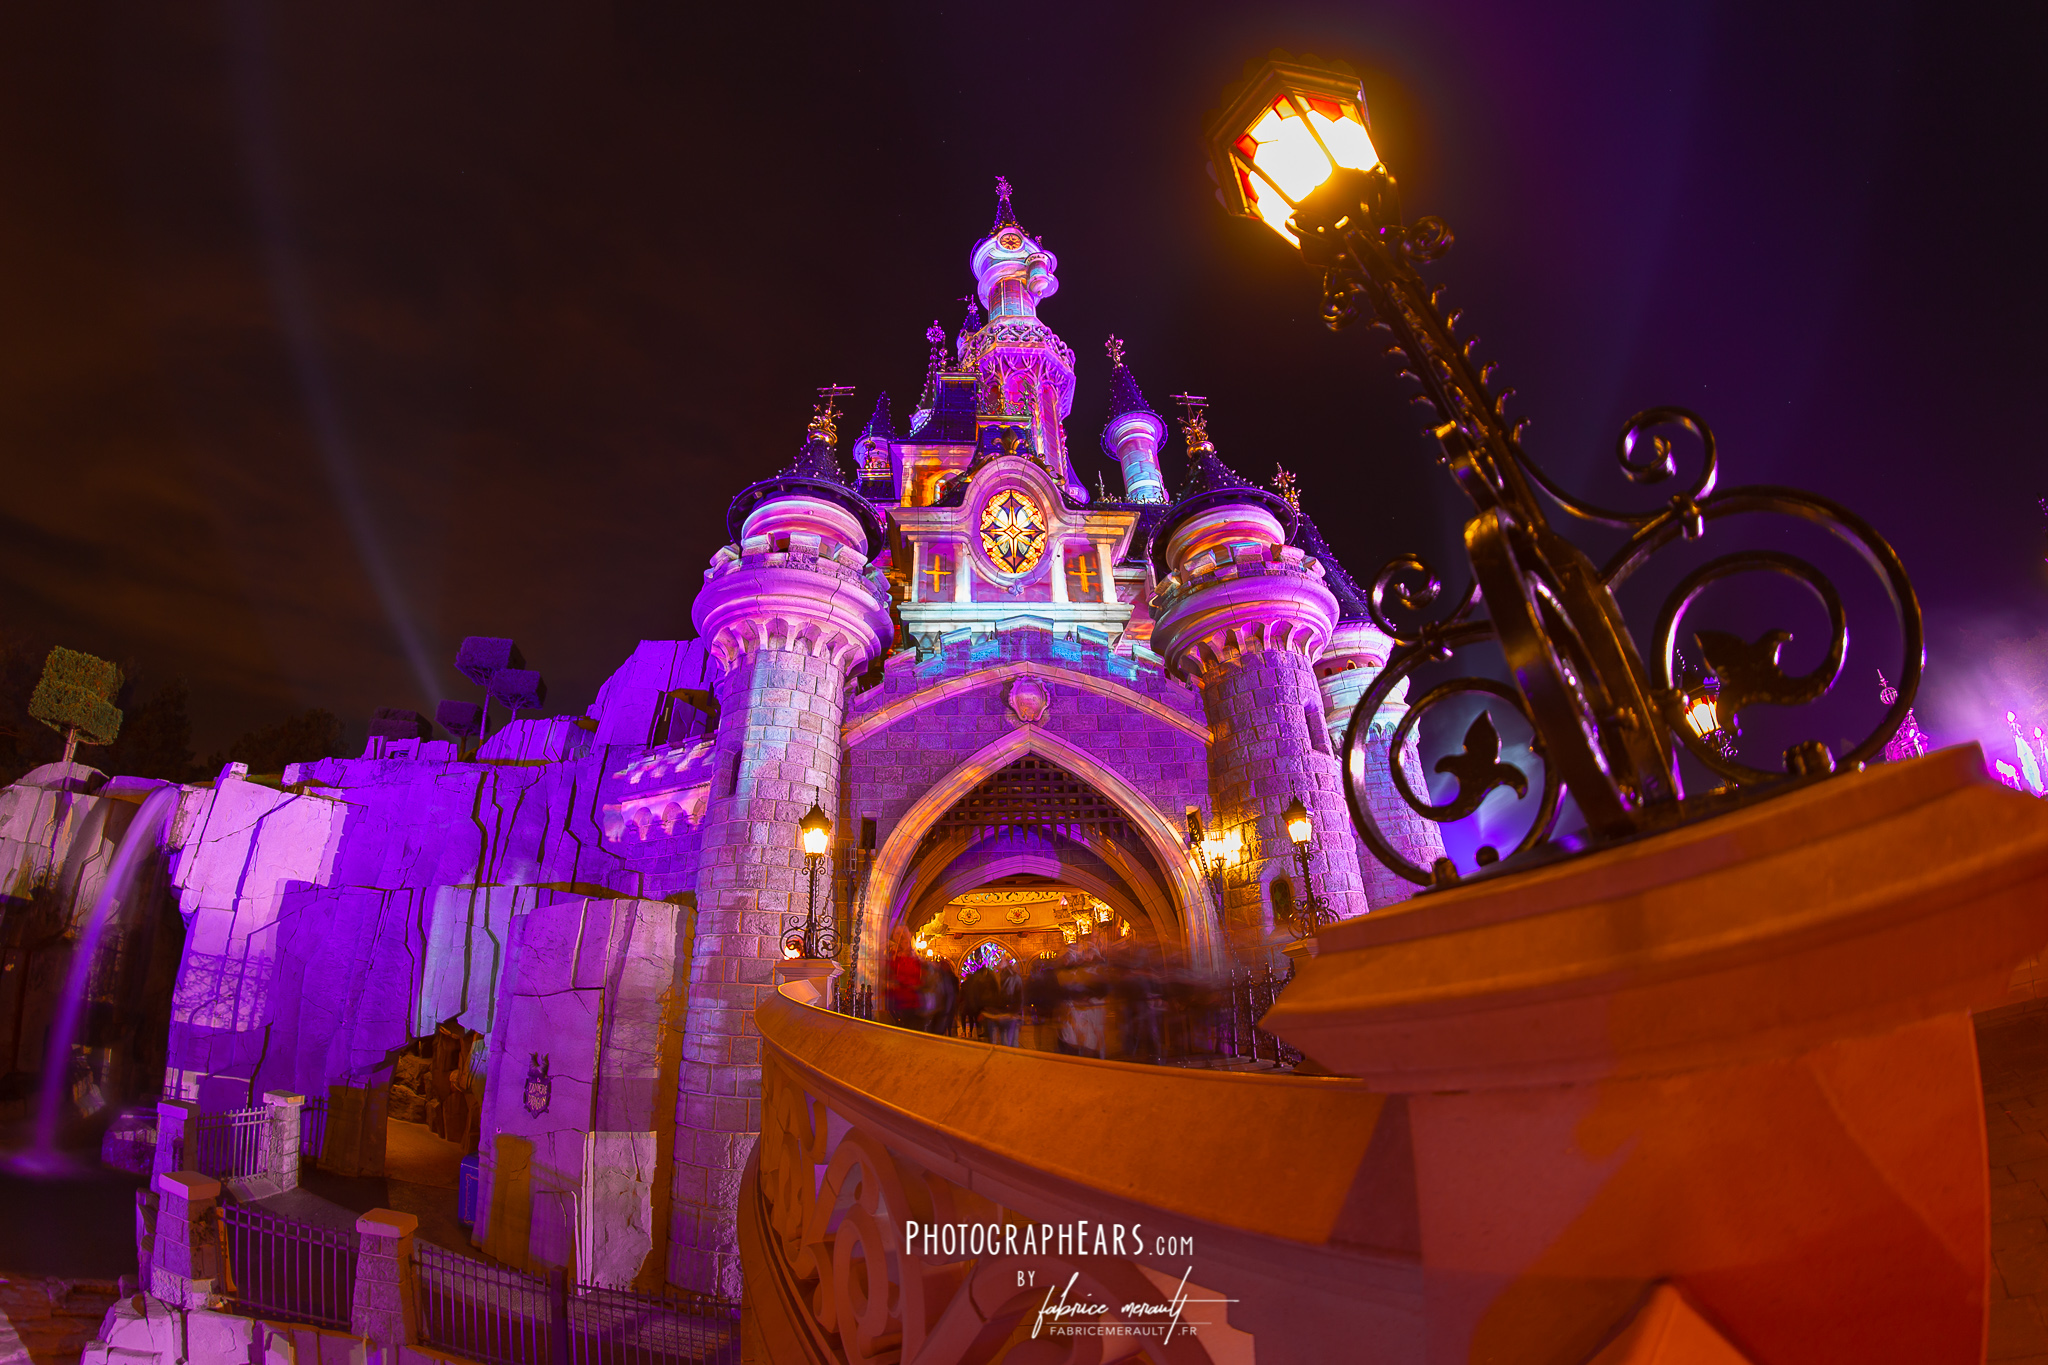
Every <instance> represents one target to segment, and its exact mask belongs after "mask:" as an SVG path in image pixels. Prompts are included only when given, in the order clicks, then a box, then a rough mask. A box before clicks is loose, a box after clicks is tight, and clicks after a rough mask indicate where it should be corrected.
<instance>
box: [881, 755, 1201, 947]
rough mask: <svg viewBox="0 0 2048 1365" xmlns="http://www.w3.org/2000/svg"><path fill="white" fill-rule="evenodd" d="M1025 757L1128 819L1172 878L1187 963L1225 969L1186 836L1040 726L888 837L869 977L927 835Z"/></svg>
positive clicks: (975, 758)
mask: <svg viewBox="0 0 2048 1365" xmlns="http://www.w3.org/2000/svg"><path fill="white" fill-rule="evenodd" d="M1027 755H1030V756H1033V757H1037V758H1042V759H1044V760H1046V761H1047V762H1049V763H1055V764H1058V765H1059V766H1060V767H1062V768H1064V769H1066V770H1067V771H1068V772H1070V773H1072V774H1073V775H1074V776H1075V777H1078V778H1080V779H1081V780H1082V781H1084V782H1086V783H1088V784H1089V785H1090V786H1092V787H1094V788H1095V789H1096V790H1097V791H1098V792H1100V793H1101V794H1102V795H1103V796H1106V797H1108V798H1109V799H1110V800H1111V801H1114V802H1115V803H1116V804H1117V806H1118V807H1120V808H1121V809H1122V811H1123V813H1124V814H1125V815H1127V816H1128V817H1130V822H1131V825H1132V827H1133V828H1134V829H1136V830H1137V831H1138V835H1139V837H1140V838H1142V839H1143V840H1144V841H1145V845H1146V847H1147V848H1149V849H1150V850H1151V853H1152V857H1153V860H1154V861H1155V862H1157V863H1158V864H1159V868H1160V870H1161V871H1162V872H1163V873H1164V874H1165V875H1166V879H1167V882H1168V887H1167V890H1168V892H1169V894H1171V895H1172V897H1173V902H1174V903H1173V909H1174V911H1175V913H1176V914H1177V915H1178V916H1179V919H1180V927H1181V929H1182V931H1183V932H1184V933H1185V934H1186V935H1187V944H1188V955H1189V957H1190V958H1191V959H1192V960H1193V961H1195V962H1197V963H1202V964H1206V965H1209V966H1212V967H1213V966H1216V965H1218V964H1220V962H1221V960H1222V959H1221V954H1222V947H1221V945H1220V944H1219V943H1218V941H1217V936H1216V926H1215V921H1214V916H1213V915H1211V914H1209V913H1207V911H1208V905H1209V895H1208V891H1207V889H1206V887H1205V885H1204V883H1203V881H1202V878H1201V875H1200V874H1199V873H1197V872H1196V871H1195V867H1194V864H1193V862H1192V861H1190V859H1189V858H1188V855H1187V851H1186V849H1185V848H1184V847H1183V846H1182V842H1181V841H1182V831H1181V830H1180V828H1179V827H1178V826H1177V825H1176V824H1175V823H1174V822H1173V821H1170V820H1168V819H1167V818H1166V817H1165V816H1164V815H1162V814H1161V813H1160V812H1159V810H1158V808H1157V807H1155V806H1154V805H1153V804H1152V803H1151V802H1150V801H1148V800H1146V799H1145V796H1144V794H1143V793H1142V792H1140V791H1139V790H1138V789H1137V788H1136V787H1133V786H1132V785H1131V784H1130V782H1129V781H1127V780H1126V779H1125V778H1124V776H1123V775H1122V774H1121V773H1118V772H1117V771H1115V770H1114V769H1112V768H1107V767H1105V766H1103V765H1102V764H1101V763H1100V762H1098V761H1097V760H1096V759H1095V758H1093V757H1092V756H1090V755H1089V754H1088V753H1087V752H1086V751H1085V750H1082V749H1080V748H1078V747H1076V746H1075V745H1072V744H1069V743H1068V742H1067V741H1065V740H1063V739H1061V738H1060V737H1059V736H1058V735H1055V734H1052V733H1049V732H1048V731H1045V730H1042V729H1040V728H1038V727H1037V726H1035V725H1022V726H1019V727H1017V728H1016V729H1014V730H1011V731H1009V732H1008V733H1006V734H1004V735H1001V736H999V737H998V738H996V739H994V740H992V741H990V742H989V743H988V744H986V745H984V746H983V747H982V748H981V749H980V750H978V751H977V752H975V753H973V754H971V755H969V756H968V757H967V758H965V759H963V760H961V762H960V763H959V764H958V765H957V766H956V767H955V768H954V769H953V770H952V771H951V772H949V773H947V774H946V775H945V776H944V777H942V778H940V779H939V780H938V781H937V782H934V783H933V784H932V785H931V786H930V787H929V788H928V789H927V790H926V791H925V793H924V795H922V796H920V797H918V798H917V800H915V801H913V802H912V803H911V805H910V809H908V810H906V811H905V812H904V813H903V815H902V818H900V819H899V820H897V822H896V825H895V828H893V829H891V830H890V831H889V837H888V838H887V839H884V840H883V841H882V847H881V848H880V849H879V850H878V851H877V852H876V855H875V863H874V870H873V872H872V873H871V874H870V875H869V880H868V895H867V904H868V905H869V906H870V907H871V908H872V909H873V910H874V911H876V913H872V914H869V915H868V916H867V917H866V922H865V923H864V924H863V925H862V927H861V945H860V960H861V961H862V962H863V963H865V964H867V965H866V967H865V971H866V972H868V973H872V972H873V971H874V964H875V963H877V962H880V961H881V960H882V957H883V955H884V950H885V947H886V945H887V941H888V933H889V925H888V923H887V921H888V920H889V919H890V917H891V914H892V912H893V911H894V909H895V905H896V898H897V893H898V891H899V889H900V887H901V883H902V880H903V876H904V873H905V872H907V871H908V870H909V868H910V865H911V862H912V860H913V859H914V858H915V857H916V855H917V848H918V845H919V844H920V843H922V842H923V840H924V836H925V834H926V832H927V831H929V830H930V829H931V827H932V826H933V825H934V824H936V823H937V822H938V820H939V818H940V817H941V816H943V815H944V814H945V813H946V812H947V811H948V810H950V809H951V808H952V806H953V803H954V802H955V801H958V800H959V799H960V798H961V797H963V796H965V795H966V794H967V793H968V792H970V791H972V790H973V789H974V787H975V786H976V785H977V784H979V783H980V782H981V781H982V779H984V778H986V777H988V776H989V775H990V774H991V773H993V772H995V771H996V770H997V769H999V768H1002V767H1004V766H1006V765H1007V764H1009V763H1012V762H1014V761H1015V760H1017V759H1019V758H1023V757H1025V756H1027Z"/></svg>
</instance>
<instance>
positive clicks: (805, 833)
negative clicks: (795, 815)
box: [797, 801, 832, 858]
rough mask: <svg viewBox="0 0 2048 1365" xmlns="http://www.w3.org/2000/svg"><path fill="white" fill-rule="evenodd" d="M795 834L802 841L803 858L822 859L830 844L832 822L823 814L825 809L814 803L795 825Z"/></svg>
mask: <svg viewBox="0 0 2048 1365" xmlns="http://www.w3.org/2000/svg"><path fill="white" fill-rule="evenodd" d="M797 832H798V834H799V835H800V836H801V838H802V839H803V845H804V856H805V857H806V858H822V857H823V856H825V850H826V848H828V847H829V846H830V845H831V843H832V820H831V818H830V817H829V816H827V815H826V814H825V808H824V807H823V806H821V805H819V804H818V803H817V802H815V801H814V802H812V803H811V808H810V810H809V811H807V812H805V814H804V818H803V820H802V821H801V822H800V823H799V824H798V825H797Z"/></svg>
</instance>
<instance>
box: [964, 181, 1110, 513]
mask: <svg viewBox="0 0 2048 1365" xmlns="http://www.w3.org/2000/svg"><path fill="white" fill-rule="evenodd" d="M996 193H997V195H998V198H997V203H996V222H995V226H994V227H992V228H990V229H989V233H988V236H986V237H984V238H982V239H981V241H979V242H977V243H976V244H975V247H974V251H973V254H972V255H971V256H969V257H968V268H969V269H971V270H972V271H973V272H974V282H975V297H976V298H977V299H979V300H980V302H981V306H982V307H984V308H986V309H987V310H988V320H987V321H986V322H985V323H983V324H982V325H981V326H980V327H978V328H977V329H975V330H974V331H972V332H970V333H967V334H965V335H963V336H962V337H961V338H960V367H961V368H962V369H964V370H975V371H977V372H979V374H980V375H981V411H982V414H983V415H984V416H991V417H1013V418H1014V417H1021V418H1026V419H1028V420H1029V422H1030V424H1031V436H1032V444H1033V447H1034V448H1035V449H1037V450H1038V451H1039V452H1041V453H1042V455H1043V458H1044V460H1045V464H1046V467H1047V468H1048V469H1050V470H1052V471H1053V474H1054V477H1056V478H1058V479H1059V480H1060V481H1061V482H1062V484H1063V485H1064V486H1065V488H1066V491H1067V494H1068V496H1070V497H1072V498H1073V499H1074V500H1075V501H1076V502H1086V501H1087V500H1088V490H1087V489H1086V488H1085V487H1084V486H1083V485H1082V484H1081V482H1080V480H1079V479H1077V478H1076V477H1075V476H1074V470H1073V466H1072V464H1071V462H1070V461H1069V459H1068V456H1067V433H1066V428H1065V427H1064V426H1063V425H1062V423H1063V422H1064V421H1065V420H1066V418H1067V415H1068V414H1069V413H1071V412H1072V411H1073V410H1074V353H1073V351H1072V350H1070V349H1069V348H1068V346H1067V344H1066V343H1065V342H1064V341H1061V340H1060V339H1059V337H1057V336H1055V335H1054V334H1053V332H1052V330H1051V329H1050V328H1048V327H1047V326H1045V324H1043V323H1041V322H1040V321H1039V320H1038V305H1039V303H1040V302H1041V301H1043V300H1045V299H1049V298H1051V297H1052V296H1053V295H1054V294H1056V293H1058V292H1059V287H1060V282H1059V279H1058V277H1056V276H1055V275H1054V274H1053V270H1054V269H1055V268H1056V267H1057V266H1058V264H1059V259H1058V258H1057V257H1055V256H1054V255H1053V254H1052V253H1051V252H1050V251H1047V250H1046V249H1045V247H1044V245H1043V244H1042V243H1040V242H1039V240H1038V239H1037V238H1035V237H1033V236H1032V235H1031V234H1030V233H1028V232H1026V231H1025V230H1024V229H1023V227H1022V226H1021V225H1019V224H1018V222H1017V216H1016V214H1015V213H1014V212H1012V211H1011V208H1010V182H1009V181H1007V180H1002V179H998V180H997V181H996Z"/></svg>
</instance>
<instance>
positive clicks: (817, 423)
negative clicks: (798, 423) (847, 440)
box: [807, 384, 853, 447]
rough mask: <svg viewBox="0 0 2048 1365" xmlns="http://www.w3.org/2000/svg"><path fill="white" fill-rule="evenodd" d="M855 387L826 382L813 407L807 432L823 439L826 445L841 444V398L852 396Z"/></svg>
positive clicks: (835, 445) (834, 445) (819, 391)
mask: <svg viewBox="0 0 2048 1365" xmlns="http://www.w3.org/2000/svg"><path fill="white" fill-rule="evenodd" d="M852 394H853V388H852V386H851V385H847V384H826V385H824V386H823V387H821V388H820V389H819V390H818V402H817V404H816V406H814V407H813V408H812V409H811V422H810V426H809V428H808V431H807V434H808V435H809V436H815V437H818V438H820V439H822V440H823V441H824V442H825V444H826V445H828V446H833V447H837V446H838V444H839V400H840V399H842V398H847V397H850V396H852Z"/></svg>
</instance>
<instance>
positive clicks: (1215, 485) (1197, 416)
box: [1150, 395, 1296, 577]
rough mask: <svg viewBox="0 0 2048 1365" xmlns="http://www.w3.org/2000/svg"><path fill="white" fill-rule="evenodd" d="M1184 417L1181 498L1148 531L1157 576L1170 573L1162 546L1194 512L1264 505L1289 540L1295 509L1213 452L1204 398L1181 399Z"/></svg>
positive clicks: (1294, 518)
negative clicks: (1184, 469)
mask: <svg viewBox="0 0 2048 1365" xmlns="http://www.w3.org/2000/svg"><path fill="white" fill-rule="evenodd" d="M1181 397H1182V399H1183V406H1185V407H1187V409H1188V414H1187V416H1185V417H1183V418H1182V419H1181V433H1182V435H1183V437H1184V438H1185V440H1186V441H1187V445H1188V472H1187V477H1186V478H1185V479H1183V480H1182V481H1181V486H1180V496H1179V497H1177V498H1175V499H1174V500H1173V503H1172V505H1171V506H1169V507H1168V508H1167V509H1166V515H1165V516H1164V517H1161V518H1160V520H1159V524H1158V525H1157V526H1155V527H1154V528H1153V529H1152V543H1151V550H1150V554H1151V557H1152V566H1153V568H1154V570H1155V571H1156V572H1158V573H1159V575H1160V576H1161V577H1164V576H1165V575H1166V574H1167V573H1169V572H1170V571H1171V566H1169V565H1168V564H1167V563H1166V561H1165V559H1164V558H1163V556H1164V554H1165V552H1166V542H1167V541H1168V540H1170V539H1172V537H1173V533H1174V532H1175V531H1176V530H1178V529H1179V528H1180V526H1181V523H1183V522H1185V521H1186V520H1188V518H1190V517H1192V516H1194V515H1195V514H1196V513H1198V512H1203V511H1206V510H1208V509H1209V508H1211V507H1219V506H1226V505H1229V504H1232V503H1237V504H1242V505H1245V506H1251V507H1263V508H1264V509H1265V510H1266V511H1268V512H1270V513H1272V514H1273V516H1274V517H1275V518H1276V519H1277V520H1278V521H1279V523H1280V527H1281V530H1282V531H1283V532H1284V533H1285V534H1286V535H1287V537H1288V539H1289V540H1292V539H1293V536H1294V528H1295V522H1296V514H1295V511H1294V508H1293V507H1292V506H1291V505H1289V503H1288V501H1287V499H1285V498H1283V497H1281V496H1280V495H1279V494H1278V493H1275V492H1274V491H1273V490H1272V489H1270V488H1261V487H1259V486H1258V485H1257V484H1255V483H1253V482H1252V481H1251V480H1249V479H1247V478H1245V477H1244V476H1243V475H1241V474H1239V473H1238V472H1237V471H1236V470H1234V469H1232V468H1231V467H1230V466H1229V465H1227V464H1225V463H1223V459H1222V457H1221V456H1219V455H1218V454H1217V453H1216V446H1215V444H1214V443H1213V442H1211V441H1210V439H1209V427H1208V415H1207V412H1206V411H1205V408H1206V405H1207V402H1208V400H1207V399H1202V398H1192V397H1190V396H1188V395H1181Z"/></svg>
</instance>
